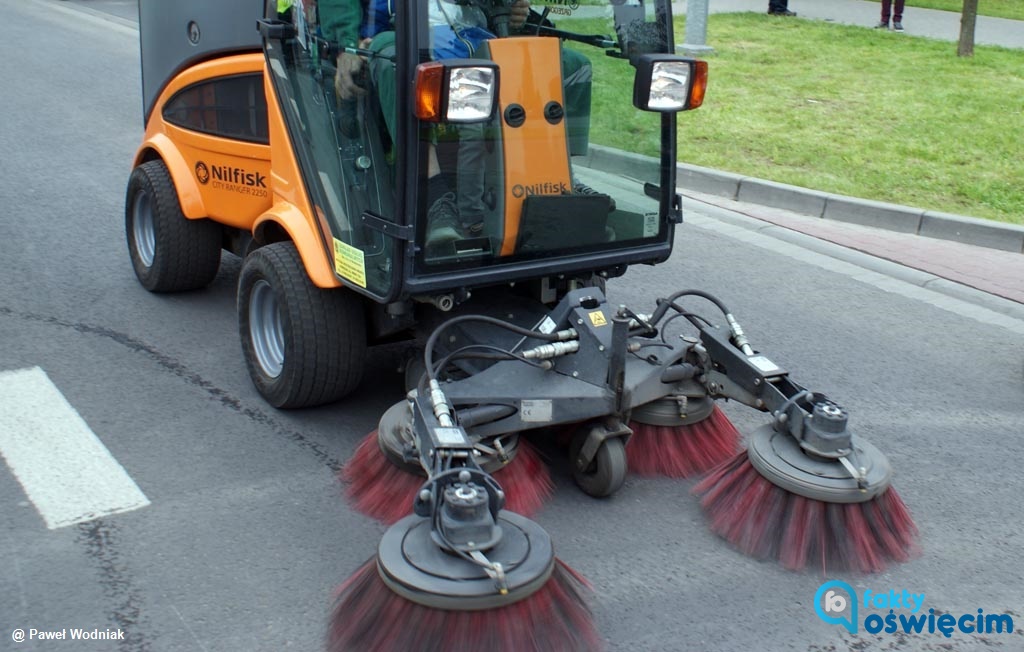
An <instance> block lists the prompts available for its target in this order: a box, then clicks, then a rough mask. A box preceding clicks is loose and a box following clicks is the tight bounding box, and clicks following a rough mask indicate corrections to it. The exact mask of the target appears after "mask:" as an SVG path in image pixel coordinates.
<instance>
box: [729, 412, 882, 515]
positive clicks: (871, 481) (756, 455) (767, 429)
mask: <svg viewBox="0 0 1024 652" xmlns="http://www.w3.org/2000/svg"><path fill="white" fill-rule="evenodd" d="M850 441H851V444H852V446H853V451H852V453H851V454H850V455H849V456H847V459H849V461H850V463H851V464H853V466H854V467H856V468H858V469H860V468H863V469H864V471H865V476H866V477H865V480H866V486H864V487H863V488H858V486H857V481H856V480H854V479H853V478H852V477H851V476H850V473H849V471H847V470H846V467H844V466H843V465H842V464H840V463H839V462H838V461H836V460H830V459H824V458H818V457H812V456H810V455H808V454H807V453H806V452H804V450H803V449H802V448H800V445H799V444H798V443H797V441H796V440H795V439H794V438H793V437H792V436H791V435H789V434H788V433H782V432H777V431H776V430H775V429H773V428H772V427H771V426H770V425H767V426H762V427H761V428H758V429H757V430H755V431H754V434H753V435H752V436H751V437H750V443H749V446H748V447H747V455H748V456H749V457H750V463H751V464H753V465H754V468H755V469H757V471H758V473H760V474H761V475H763V476H764V477H766V478H767V479H768V480H769V481H770V482H771V483H772V484H774V485H776V486H778V487H782V488H783V489H785V490H786V491H789V492H792V493H794V494H797V495H799V496H804V497H805V498H811V499H813V500H821V501H824V502H828V503H862V502H865V501H868V500H871V499H872V498H874V497H875V496H877V495H878V494H880V493H882V492H883V491H885V490H886V489H887V488H888V487H889V484H890V483H891V482H892V468H891V467H890V466H889V461H888V460H887V459H886V458H885V455H883V454H882V452H881V451H879V450H878V449H877V448H875V447H874V446H872V445H871V444H870V443H869V442H867V441H865V440H863V439H861V438H859V437H857V436H852V437H851V438H850Z"/></svg>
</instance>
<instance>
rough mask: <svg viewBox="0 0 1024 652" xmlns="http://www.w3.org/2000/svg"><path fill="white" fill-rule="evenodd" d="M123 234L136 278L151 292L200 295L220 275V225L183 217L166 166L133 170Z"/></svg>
mask: <svg viewBox="0 0 1024 652" xmlns="http://www.w3.org/2000/svg"><path fill="white" fill-rule="evenodd" d="M125 232H126V235H127V237H128V252H129V254H130V255H131V259H132V267H133V268H134V269H135V275H136V276H137V277H138V278H139V283H141V284H142V287H144V288H146V289H147V290H149V291H150V292H181V291H184V290H196V289H198V288H202V287H205V286H207V285H209V284H210V282H211V281H213V279H214V278H215V277H216V276H217V270H218V269H219V268H220V253H221V228H220V225H219V224H217V223H215V222H211V221H210V220H207V219H199V220H190V219H188V218H186V217H185V215H184V214H183V213H182V212H181V204H180V203H179V202H178V193H177V191H176V190H175V188H174V181H173V180H172V179H171V174H170V172H168V171H167V166H166V165H164V163H163V161H159V160H157V161H148V162H146V163H143V164H142V165H140V166H138V167H137V168H135V169H134V170H133V171H132V175H131V177H130V178H129V179H128V192H127V196H126V197H125Z"/></svg>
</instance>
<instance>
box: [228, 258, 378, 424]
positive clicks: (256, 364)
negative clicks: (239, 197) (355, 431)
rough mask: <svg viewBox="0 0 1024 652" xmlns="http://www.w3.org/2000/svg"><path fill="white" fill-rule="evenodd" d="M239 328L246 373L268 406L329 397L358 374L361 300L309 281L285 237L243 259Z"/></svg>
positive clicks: (362, 343) (362, 347)
mask: <svg viewBox="0 0 1024 652" xmlns="http://www.w3.org/2000/svg"><path fill="white" fill-rule="evenodd" d="M238 327H239V334H240V335H241V340H242V351H243V353H244V354H245V363H246V366H247V367H248V368H249V375H250V376H251V377H252V381H253V383H254V384H255V385H256V389H257V390H259V393H260V394H262V395H263V398H264V399H266V401H267V402H268V403H270V404H271V405H273V406H274V407H277V408H283V409H287V408H301V407H312V406H314V405H324V404H325V403H331V402H333V401H337V400H339V399H340V398H342V397H344V396H345V395H346V394H349V393H351V392H352V391H353V390H354V389H356V387H358V386H359V383H360V381H361V380H362V377H363V366H364V364H365V360H366V323H365V320H364V316H363V303H362V299H361V298H360V297H359V296H357V295H356V294H354V293H353V292H350V291H349V290H345V289H342V288H337V289H331V290H324V289H321V288H318V287H316V286H315V285H313V282H312V281H310V280H309V277H308V276H307V275H306V270H305V268H304V267H303V265H302V258H301V257H300V256H299V252H298V251H297V250H296V249H295V245H294V244H292V243H291V242H278V243H274V244H271V245H267V246H266V247H261V248H259V249H257V250H255V251H253V252H252V253H251V254H249V256H247V257H246V259H245V263H244V264H243V265H242V273H241V276H240V277H239V280H238Z"/></svg>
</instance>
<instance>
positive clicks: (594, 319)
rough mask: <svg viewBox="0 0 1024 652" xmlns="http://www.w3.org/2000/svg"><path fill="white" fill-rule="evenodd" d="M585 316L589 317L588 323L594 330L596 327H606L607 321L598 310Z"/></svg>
mask: <svg viewBox="0 0 1024 652" xmlns="http://www.w3.org/2000/svg"><path fill="white" fill-rule="evenodd" d="M587 316H588V317H590V323H591V324H593V325H594V327H595V328H596V327H597V326H607V325H608V320H607V319H605V318H604V313H603V312H601V311H600V310H595V311H594V312H591V313H588V314H587Z"/></svg>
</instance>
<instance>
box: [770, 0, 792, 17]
mask: <svg viewBox="0 0 1024 652" xmlns="http://www.w3.org/2000/svg"><path fill="white" fill-rule="evenodd" d="M768 14H769V15H771V16H796V12H795V11H790V10H789V0H768Z"/></svg>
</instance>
